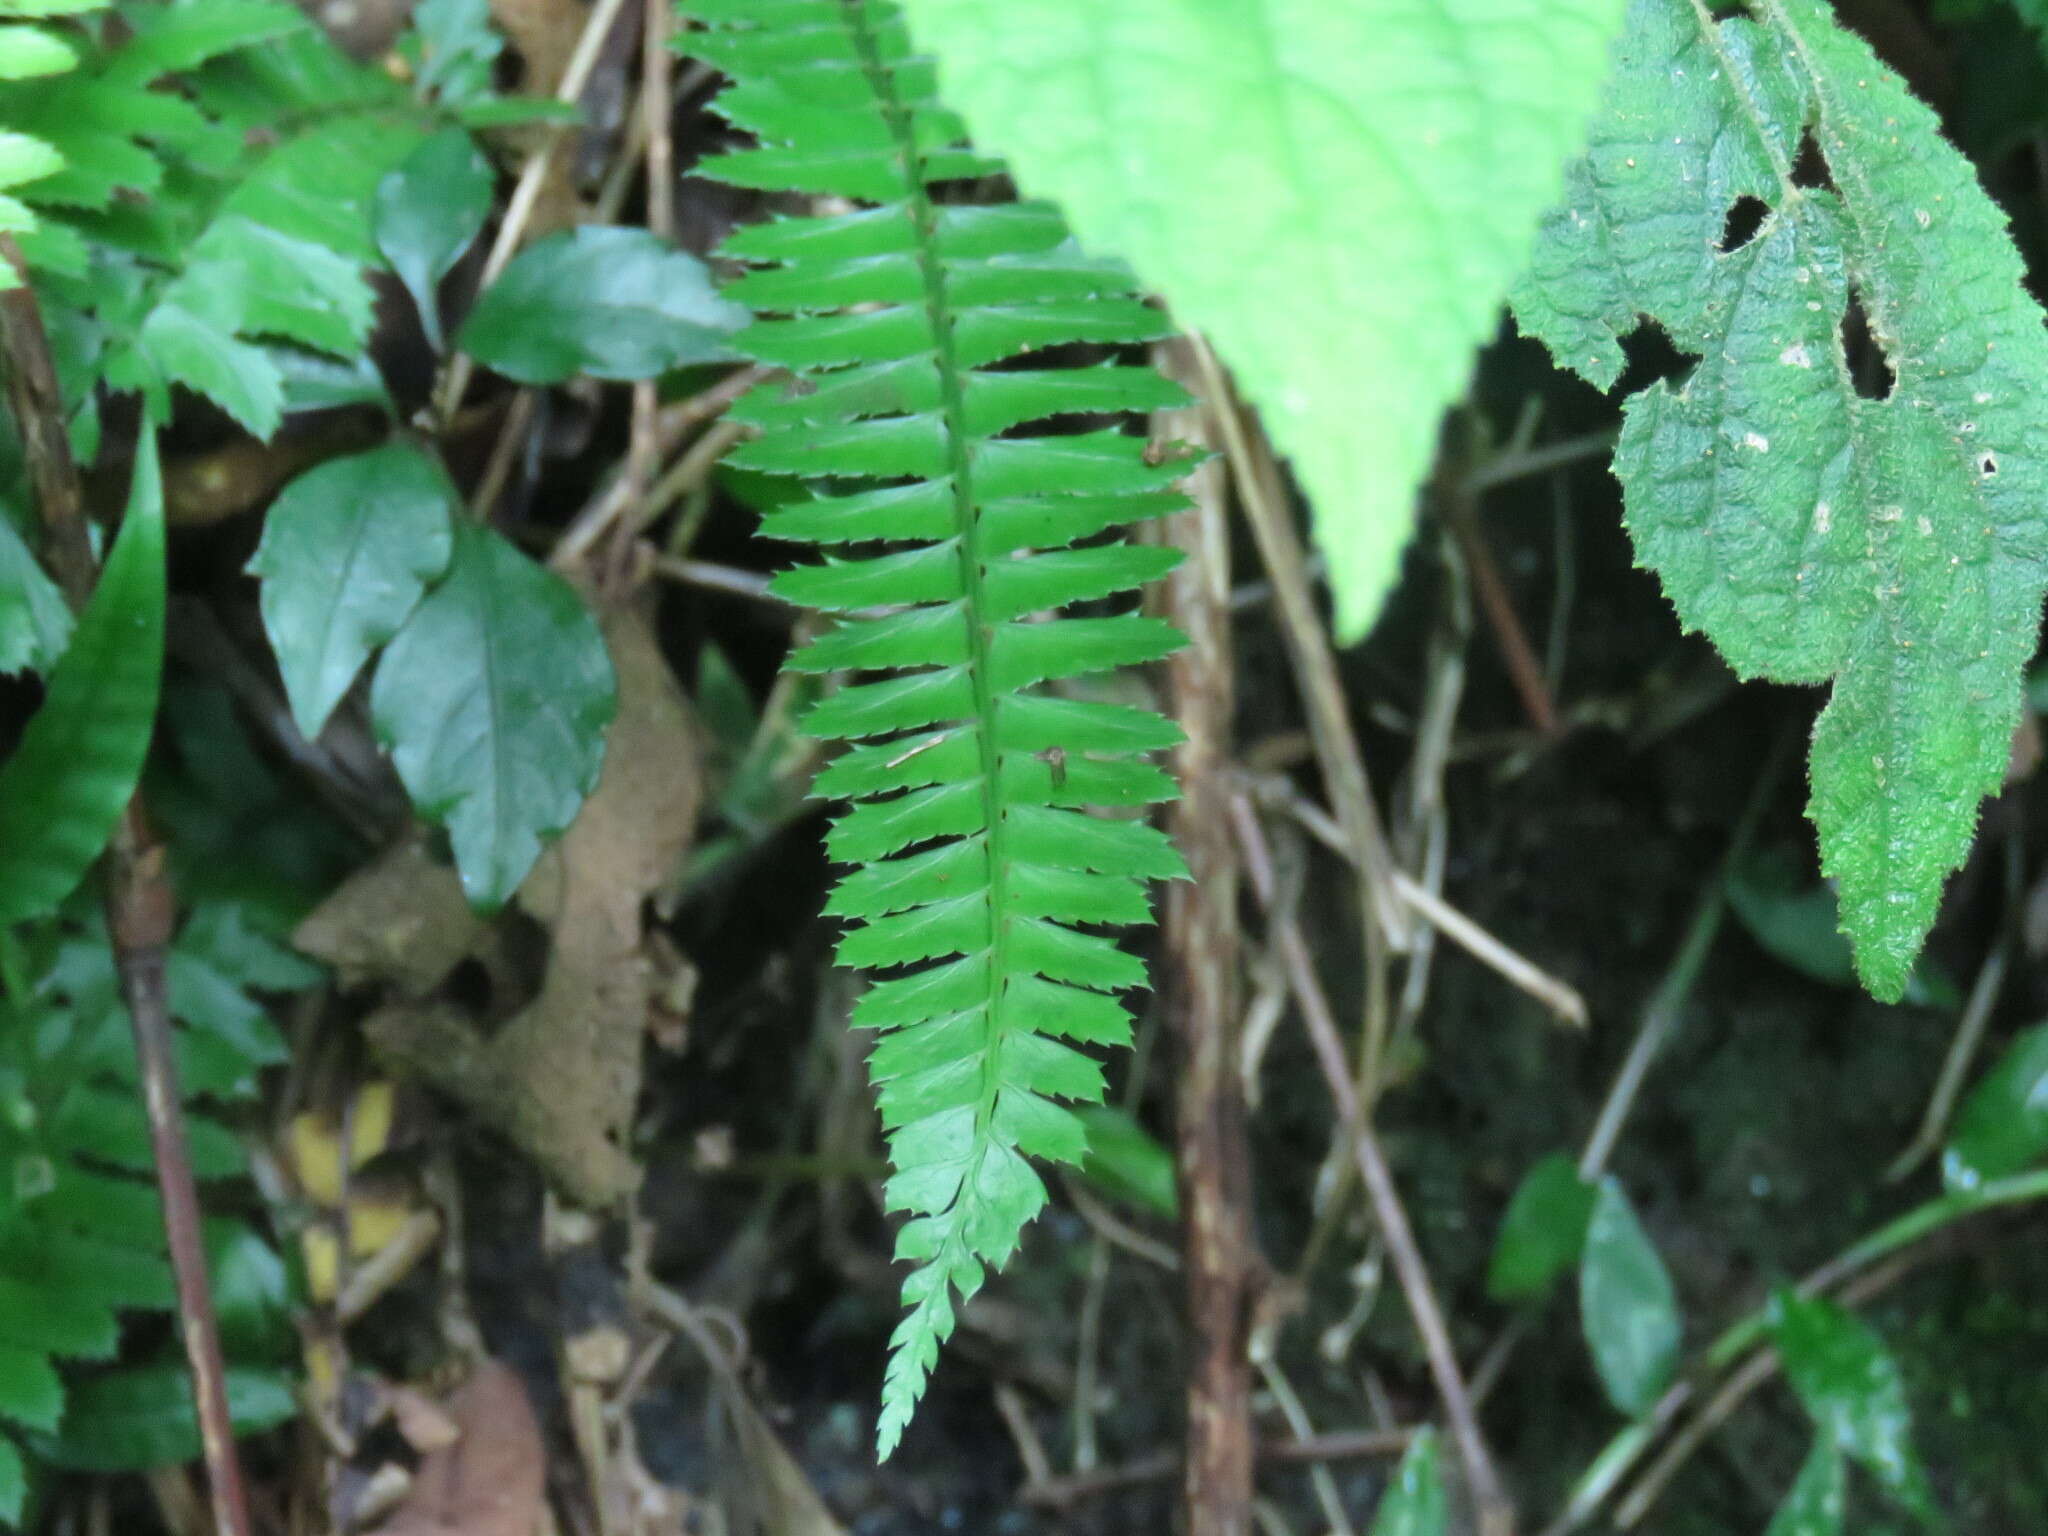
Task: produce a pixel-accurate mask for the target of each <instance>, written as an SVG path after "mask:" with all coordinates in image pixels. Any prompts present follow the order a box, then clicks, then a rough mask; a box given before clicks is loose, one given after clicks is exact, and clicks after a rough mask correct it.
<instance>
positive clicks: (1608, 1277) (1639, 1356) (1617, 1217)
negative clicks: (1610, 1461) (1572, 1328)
mask: <svg viewBox="0 0 2048 1536" xmlns="http://www.w3.org/2000/svg"><path fill="white" fill-rule="evenodd" d="M1579 1317H1580V1324H1581V1326H1582V1327H1583V1328H1584V1330H1585V1334H1586V1343H1587V1346H1588V1347H1589V1348H1590V1349H1591V1350H1592V1352H1593V1364H1594V1367H1595V1368H1596V1369H1597V1370H1598V1371H1599V1373H1600V1384H1601V1385H1602V1386H1603V1387H1605V1388H1606V1389H1607V1397H1608V1400H1609V1401H1610V1402H1612V1403H1613V1404H1614V1406H1615V1407H1616V1408H1618V1409H1620V1410H1621V1411H1622V1412H1623V1413H1625V1414H1628V1415H1630V1416H1631V1417H1633V1416H1635V1415H1638V1414H1642V1413H1645V1412H1647V1411H1648V1410H1649V1409H1650V1407H1651V1406H1652V1405H1653V1404H1655V1403H1656V1401H1657V1398H1658V1397H1659V1396H1660V1395H1661V1394H1662V1393H1663V1391H1664V1388H1665V1387H1666V1386H1668V1385H1669V1384H1670V1381H1671V1373H1672V1371H1673V1370H1674V1369H1675V1368H1676V1367H1677V1364H1678V1346H1679V1340H1680V1337H1681V1335H1682V1333H1683V1326H1682V1324H1681V1323H1680V1321H1679V1316H1678V1296H1677V1294H1676V1292H1674V1291H1673V1290H1672V1288H1671V1276H1670V1274H1669V1273H1668V1272H1667V1271H1666V1270H1665V1268H1664V1261H1663V1260H1662V1259H1661V1258H1659V1257H1658V1256H1657V1250H1656V1248H1655V1247H1654V1246H1653V1245H1652V1244H1651V1242H1650V1239H1649V1235H1648V1234H1647V1233H1645V1232H1644V1231H1643V1226H1642V1223H1641V1222H1640V1221H1638V1220H1637V1219H1636V1213H1635V1209H1634V1207H1632V1206H1631V1205H1630V1204H1629V1200H1628V1196H1627V1195H1625V1194H1623V1193H1622V1189H1621V1185H1620V1184H1619V1183H1618V1182H1617V1181H1616V1180H1615V1179H1613V1178H1612V1177H1609V1178H1606V1179H1602V1180H1601V1181H1600V1188H1599V1193H1598V1194H1597V1195H1596V1196H1595V1198H1594V1202H1593V1214H1592V1218H1591V1219H1590V1221H1588V1223H1587V1226H1586V1246H1585V1252H1584V1254H1583V1255H1582V1256H1581V1258H1580V1261H1579Z"/></svg>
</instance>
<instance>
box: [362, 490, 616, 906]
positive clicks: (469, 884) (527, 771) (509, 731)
mask: <svg viewBox="0 0 2048 1536" xmlns="http://www.w3.org/2000/svg"><path fill="white" fill-rule="evenodd" d="M613 703H614V697H613V679H612V667H611V658H610V656H609V655H608V653H607V652H606V650H605V645H604V637H603V636H602V635H601V634H600V633H599V632H598V628H597V624H596V622H595V621H594V620H593V619H592V618H591V616H590V614H589V612H588V611H587V610H586V609H585V608H584V606H583V604H582V603H581V601H579V600H578V598H577V596H576V594H575V593H574V592H573V591H571V590H570V588H569V586H568V584H567V583H566V582H564V581H563V580H562V579H561V578H560V577H559V576H557V575H555V574H554V573H553V572H551V571H547V570H543V569H542V568H541V567H540V566H537V565H535V564H534V563H533V562H532V561H531V560H529V559H527V558H526V557H525V556H524V555H522V554H520V553H519V551H517V550H516V549H514V548H513V547H512V546H511V545H510V544H507V543H506V542H505V541H504V540H503V539H501V538H499V537H498V536H497V535H496V534H494V533H491V532H490V531H489V530H487V529H483V528H479V527H477V526H476V525H475V524H474V523H470V522H467V521H462V522H458V523H457V524H456V526H455V545H454V553H453V556H452V558H451V559H450V560H449V564H448V574H447V575H446V577H445V578H443V580H442V581H441V583H440V585H439V586H437V587H435V588H434V590H433V591H432V592H430V593H428V594H427V596H426V598H425V600H424V601H422V602H421V603H420V604H419V606H418V607H417V608H415V609H414V610H413V613H412V617H411V618H409V619H407V620H406V622H405V625H404V627H403V628H401V629H400V630H399V632H398V635H397V637H396V638H395V639H393V640H392V642H391V643H390V645H389V646H388V647H387V648H386V650H385V652H384V659H383V660H382V661H381V662H379V663H378V666H377V676H376V680H375V682H374V683H373V685H372V687H371V692H370V710H371V715H372V718H373V719H374V720H375V722H376V727H377V734H378V736H379V738H380V739H381V740H383V741H384V742H385V743H386V745H388V746H389V747H390V749H391V756H392V762H393V763H394V765H395V766H396V767H397V769H398V776H399V778H400V779H402V780H403V781H404V782H405V787H406V790H407V792H408V793H409V794H410V795H411V796H412V801H413V805H414V806H415V807H416V808H417V809H418V811H419V813H420V814H421V815H422V816H424V817H426V818H428V819H429V820H432V821H437V822H441V823H443V824H445V825H446V826H447V828H448V835H449V839H450V841H451V842H452V843H453V844H454V848H455V864H456V868H457V869H458V870H459V871H460V873H461V876H462V888H463V890H464V891H465V892H466V893H467V894H468V896H469V899H470V901H471V902H472V903H474V904H475V905H476V906H477V907H479V908H481V909H484V910H492V909H495V908H496V907H498V906H500V905H502V904H503V903H504V901H505V900H506V898H507V897H509V896H510V895H511V894H512V893H513V891H515V890H517V889H518V887H519V882H520V881H522V880H524V879H525V878H526V874H527V871H528V870H530V869H531V868H532V867H533V861H534V860H535V859H536V858H538V857H539V856H540V852H541V849H542V848H543V847H544V846H546V844H548V843H549V842H552V841H553V840H554V839H555V838H556V837H559V836H560V835H561V833H562V831H563V830H564V829H565V828H566V827H567V826H568V825H569V823H570V822H571V821H572V820H573V819H574V818H575V815H576V812H577V810H578V809H579V808H580V807H581V806H582V804H583V799H584V796H586V795H588V794H589V793H590V791H591V790H592V789H593V788H595V787H596V784H597V776H598V770H599V768H600V767H601V766H602V764H603V762H604V736H605V730H606V728H607V727H608V726H609V725H610V723H611V718H612V707H613Z"/></svg>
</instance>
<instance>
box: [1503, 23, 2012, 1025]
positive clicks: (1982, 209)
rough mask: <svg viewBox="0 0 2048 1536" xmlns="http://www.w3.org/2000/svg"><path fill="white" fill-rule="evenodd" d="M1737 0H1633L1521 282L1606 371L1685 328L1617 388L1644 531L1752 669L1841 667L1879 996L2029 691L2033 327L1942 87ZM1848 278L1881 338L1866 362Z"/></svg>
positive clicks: (1828, 676) (1849, 40)
mask: <svg viewBox="0 0 2048 1536" xmlns="http://www.w3.org/2000/svg"><path fill="white" fill-rule="evenodd" d="M1751 9H1752V10H1753V12H1754V18H1752V16H1751V15H1747V14H1745V15H1737V16H1734V17H1731V18H1729V19H1727V20H1725V21H1715V20H1713V19H1712V15H1711V8H1709V7H1707V6H1703V5H1701V4H1699V3H1697V0H1632V3H1631V6H1630V10H1629V18H1628V22H1627V24H1626V26H1625V28H1624V33H1623V41H1622V43H1621V44H1620V46H1619V48H1618V50H1617V54H1618V67H1617V69H1616V72H1615V74H1614V76H1613V79H1612V81H1611V83H1610V85H1609V88H1608V93H1607V100H1606V103H1605V106H1604V108H1603V110H1602V113H1601V116H1600V117H1599V119H1598V120H1597V122H1596V123H1595V126H1594V130H1593V145H1592V148H1591V150H1590V151H1589V153H1588V154H1587V156H1586V157H1585V159H1584V160H1582V161H1581V162H1579V163H1578V164H1577V165H1576V166H1575V167H1574V168H1573V170H1572V172H1571V175H1570V178H1569V180H1568V183H1567V187H1566V193H1565V199H1564V203H1563V205H1562V206H1561V207H1560V208H1559V209H1558V210H1557V211H1556V212H1555V213H1553V214H1552V216H1551V217H1550V219H1549V221H1548V222H1547V223H1546V225H1545V228H1544V233H1543V235H1542V237H1541V239H1540V240H1539V241H1538V244H1537V249H1536V255H1535V259H1534V265H1533V267H1532V270H1531V273H1530V275H1529V277H1528V279H1527V281H1525V282H1524V283H1523V285H1522V286H1521V288H1520V289H1519V290H1518V291H1517V294H1516V296H1515V308H1516V312H1517V314H1518V316H1519V317H1520V319H1521V322H1522V324H1523V326H1524V327H1525V328H1527V329H1528V330H1530V331H1531V332H1533V333H1534V334H1536V335H1539V336H1541V337H1542V338H1543V339H1544V340H1545V341H1546V342H1547V343H1549V345H1550V348H1551V350H1552V352H1553V353H1555V354H1556V356H1557V357H1558V358H1559V359H1560V360H1561V361H1563V362H1565V363H1567V364H1569V365H1570V366H1572V367H1574V368H1576V369H1578V370H1579V371H1580V372H1581V373H1584V374H1585V375H1586V376H1587V377H1588V378H1590V379H1592V380H1593V381H1594V382H1595V383H1597V384H1601V385H1603V386H1604V385H1607V384H1611V383H1613V382H1614V380H1615V379H1616V377H1617V376H1618V374H1619V371H1620V368H1621V360H1622V355H1621V349H1620V338H1621V337H1622V336H1624V335H1626V334H1627V333H1628V332H1630V331H1632V330H1634V329H1635V327H1636V325H1637V323H1638V317H1639V316H1640V315H1645V314H1646V315H1648V316H1649V317H1650V318H1652V319H1653V320H1655V321H1656V322H1657V323H1658V324H1660V325H1661V326H1662V327H1663V328H1664V329H1665V331H1666V332H1667V333H1668V334H1669V335H1670V338H1671V340H1672V341H1673V342H1674V343H1675V344H1676V345H1677V346H1679V347H1680V348H1682V349H1683V350H1685V351H1687V352H1690V353H1694V354H1697V355H1698V356H1699V358H1700V362H1699V364H1698V366H1697V367H1696V368H1694V369H1693V371H1692V372H1691V373H1690V374H1689V375H1687V376H1686V377H1685V378H1683V379H1682V380H1680V381H1678V382H1676V383H1675V384H1667V383H1660V384H1656V385H1653V386H1651V387H1650V388H1649V389H1647V390H1645V391H1643V392H1642V393H1641V394H1639V395H1637V396H1636V397H1635V398H1634V399H1633V400H1631V401H1630V402H1629V407H1628V412H1627V419H1626V422H1625V425H1624V428H1623V431H1622V437H1621V442H1620V445H1619V447H1618V449H1617V450H1616V455H1615V468H1616V472H1617V473H1618V474H1619V475H1620V477H1621V480H1622V483H1623V489H1624V491H1625V493H1626V504H1627V516H1628V522H1629V528H1630V531H1631V533H1632V534H1633V536H1634V538H1635V542H1636V548H1637V552H1638V554H1639V555H1640V557H1641V559H1642V561H1643V563H1644V564H1646V565H1649V566H1652V567H1654V568H1655V569H1656V570H1657V572H1658V573H1659V575H1660V576H1661V577H1662V578H1663V582H1664V588H1665V591H1666V592H1667V593H1668V594H1669V596H1670V597H1671V600H1672V602H1673V604H1674V605H1675V606H1676V607H1677V609H1678V613H1679V617H1680V618H1681V619H1682V620H1683V621H1684V622H1685V624H1686V625H1687V626H1688V627H1689V628H1693V629H1698V630H1702V631H1704V632H1705V633H1706V634H1707V635H1708V636H1710V637H1711V638H1712V639H1713V641H1714V643H1715V644H1716V645H1717V646H1719V647H1720V649H1721V650H1722V652H1723V653H1724V654H1725V655H1726V656H1727V658H1728V660H1729V661H1730V662H1731V663H1732V664H1733V665H1734V666H1735V668H1736V670H1737V671H1739V672H1741V673H1743V674H1745V675H1748V676H1761V677H1770V678H1776V679H1779V680H1781V681H1785V682H1798V683H1823V682H1828V681H1830V680H1832V681H1833V684H1834V689H1833V694H1832V696H1831V698H1830V700H1829V702H1828V706H1827V708H1826V710H1825V711H1824V712H1823V713H1822V715H1821V717H1820V721H1819V724H1818V725H1817V726H1816V728H1815V731H1814V737H1813V752H1812V785H1813V791H1812V799H1811V803H1810V810H1811V813H1812V816H1813V820H1814V823H1815V825H1816V826H1817V828H1818V829H1819V833H1820V845H1821V861H1822V866H1823V868H1824V870H1825V871H1826V873H1827V874H1829V875H1830V876H1832V877H1834V879H1835V880H1836V882H1837V884H1838V886H1839V890H1840V895H1841V919H1842V926H1843V930H1844V931H1845V932H1846V933H1847V934H1848V935H1849V937H1850V939H1851V941H1852V942H1853V944H1854V946H1855V951H1856V963H1857V967H1858V970H1859V971H1860V973H1861V974H1862V976H1863V979H1864V981H1865V983H1866V984H1867V985H1868V986H1869V988H1870V990H1871V991H1872V992H1874V993H1875V994H1877V995H1878V996H1879V997H1882V998H1885V999H1887V1000H1893V999H1896V998H1898V997H1899V996H1900V994H1901V993H1902V991H1903V990H1904V988H1905V985H1906V980H1907V977H1908V976H1909V974H1910V972H1911V968H1912V964H1913V959H1914V956H1915V954H1916V953H1917V951H1918V950H1919V947H1920V943H1921V940H1922V939H1923V938H1924V936H1925V935H1926V932H1927V929H1928V927H1929V925H1930V924H1931V923H1932V921H1933V919H1934V914H1935V909H1936V905H1937V903H1938V901H1939V898H1940V894H1941V886H1942V882H1943V880H1944V879H1945V878H1946V876H1947V875H1948V873H1949V871H1950V870H1952V869H1954V868H1955V867H1956V865H1957V864H1958V863H1959V862H1960V861H1961V860H1962V858H1963V855H1964V854H1965V852H1966V851H1967V850H1968V848H1969V845H1970V840H1971V837H1972V834H1973V832H1974V830H1975V823H1976V808H1977V805H1978V803H1979V802H1980V801H1981V800H1982V799H1983V797H1984V796H1985V795H1986V794H1987V793H1990V792H1991V791H1993V790H1995V789H1996V788H1997V787H1998V786H1999V784H2000V782H2001V781H2002V778H2003V775H2004V773H2005V769H2006V763H2007V758H2008V744H2009V742H2010V739H2011V735H2012V730H2013V726H2014V724H2015V722H2016V721H2017V719H2018V716H2019V704H2020V671H2021V668H2022V667H2023V666H2024V665H2025V663H2026V661H2027V659H2028V658H2029V657H2030V656H2031V655H2032V654H2033V651H2034V642H2035V635H2036V632H2037V630H2038V628H2039V621H2040V610H2041V594H2042V587H2043V582H2044V576H2048V514H2044V511H2043V507H2044V504H2048V446H2044V445H2048V432H2044V417H2043V409H2042V401H2043V399H2044V398H2048V334H2044V332H2043V328H2042V315H2041V310H2040V308H2039V307H2038V306H2037V305H2036V304H2035V303H2034V301H2033V299H2032V298H2030V297H2029V296H2028V294H2027V291H2026V289H2025V287H2024V285H2023V281H2022V279H2023V269H2022V266H2021V262H2020V259H2019V256H2018V253H2017V252H2016V251H2015V250H2014V248H2013V243H2012V239H2011V236H2010V235H2009V234H2008V232H2007V230H2006V221H2005V216H2004V215H2003V214H2002V213H2001V212H2000V211H1999V210H1998V208H1997V207H1996V206H1995V205H1994V204H1993V203H1992V202H1991V200H1990V199H1989V198H1988V197H1986V196H1985V194H1984V192H1983V190H1982V189H1981V188H1980V187H1979V185H1978V184H1977V178H1976V174H1975V172H1974V171H1973V170H1972V168H1971V166H1970V164H1969V162H1968V161H1967V160H1965V159H1964V158H1963V157H1962V156H1961V155H1960V154H1959V153H1957V152H1956V151H1955V149H1953V148H1952V147H1951V146H1950V145H1949V144H1948V143H1947V141H1946V140H1944V139H1943V138H1942V136H1941V132H1940V127H1939V124H1938V123H1937V121H1936V119H1935V117H1934V114H1933V113H1932V112H1930V111H1929V110H1928V109H1927V108H1926V107H1925V106H1923V105H1921V104H1920V103H1919V102H1917V101H1915V100H1914V99H1913V98H1912V97H1911V96H1910V95H1909V94H1908V93H1907V91H1906V89H1905V87H1904V86H1903V85H1902V84H1901V83H1900V81H1899V79H1898V77H1897V76H1896V75H1894V74H1893V73H1892V72H1891V71H1890V70H1889V69H1887V68H1886V67H1885V66H1884V65H1883V64H1882V63H1880V62H1879V61H1878V59H1877V58H1876V57H1875V55H1873V54H1872V52H1871V50H1870V48H1869V46H1868V45H1867V44H1865V43H1864V42H1863V41H1862V40H1861V39H1860V38H1858V37H1856V36H1855V35H1854V34H1852V33H1849V32H1847V31H1844V30H1843V29H1842V28H1841V27H1839V26H1838V25H1837V24H1836V22H1835V19H1834V15H1833V11H1832V7H1831V6H1829V5H1828V4H1827V3H1826V0H1762V3H1760V4H1757V5H1755V6H1754V7H1752V8H1751ZM1802 144H1811V145H1812V147H1813V151H1814V152H1815V154H1816V156H1817V162H1816V163H1814V164H1811V165H1808V166H1804V167H1802V165H1801V163H1800V157H1801V153H1802V150H1801V146H1802ZM1820 162H1824V167H1825V170H1826V172H1827V176H1828V178H1829V180H1828V184H1827V185H1824V186H1822V185H1814V182H1815V181H1816V180H1817V179H1818V176H1817V173H1818V171H1819V170H1820V169H1821V164H1820ZM1744 213H1747V214H1751V215H1756V214H1761V215H1762V222H1761V223H1760V224H1759V225H1757V226H1756V228H1755V232H1754V235H1753V237H1751V238H1749V239H1748V240H1747V241H1746V242H1740V243H1736V241H1739V237H1740V235H1741V234H1742V233H1745V232H1746V229H1745V226H1744V221H1743V218H1742V217H1741V215H1743V214H1744ZM1731 216H1735V217H1734V218H1733V219H1732V222H1731ZM1731 233H1733V235H1734V236H1735V237H1736V241H1731V239H1730V235H1731ZM1724 246H1727V247H1729V248H1727V249H1724V248H1723V247H1724ZM1859 303H1860V307H1861V312H1862V313H1863V314H1864V315H1865V316H1867V319H1868V331H1869V333H1870V335H1871V336H1872V337H1873V338H1875V341H1874V343H1873V344H1872V348H1871V350H1870V351H1869V352H1868V353H1863V352H1859V353H1858V354H1857V355H1854V356H1852V355H1851V354H1850V352H1849V350H1848V349H1847V347H1846V344H1845V341H1844V330H1845V327H1847V326H1849V323H1850V320H1851V316H1852V312H1853V311H1854V310H1855V308H1856V306H1857V305H1858V304H1859ZM1854 329H1856V330H1858V331H1860V330H1861V329H1862V326H1861V324H1860V322H1859V323H1858V324H1857V325H1856V326H1855V327H1854ZM1880 350H1881V352H1882V356H1881V357H1880V356H1878V355H1876V354H1877V352H1878V351H1880ZM1887 370H1889V371H1890V374H1889V375H1888V374H1887Z"/></svg>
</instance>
